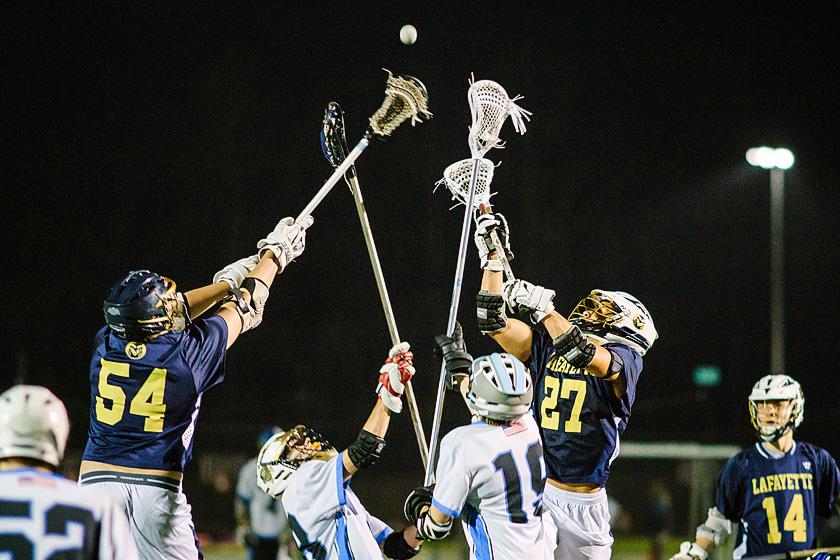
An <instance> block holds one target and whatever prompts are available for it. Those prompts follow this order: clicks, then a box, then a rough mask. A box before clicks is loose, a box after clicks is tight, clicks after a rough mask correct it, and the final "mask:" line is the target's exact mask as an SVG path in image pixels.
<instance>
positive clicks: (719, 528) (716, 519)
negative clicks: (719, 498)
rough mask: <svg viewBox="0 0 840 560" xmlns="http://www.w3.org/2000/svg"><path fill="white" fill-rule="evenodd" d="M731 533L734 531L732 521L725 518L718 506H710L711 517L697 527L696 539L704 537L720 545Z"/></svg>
mask: <svg viewBox="0 0 840 560" xmlns="http://www.w3.org/2000/svg"><path fill="white" fill-rule="evenodd" d="M730 533H732V522H731V521H729V520H728V519H727V518H725V517H724V516H723V514H722V513H721V512H719V511H718V510H717V508H710V509H709V517H707V518H706V521H705V522H704V523H703V524H701V525H700V526H699V527H697V533H696V535H695V539H699V538H701V537H702V538H704V539H708V540H710V541H714V543H715V545H719V544H720V543H722V542H723V540H724V539H725V538H726V537H728V536H729V535H730Z"/></svg>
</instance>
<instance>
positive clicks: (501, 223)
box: [473, 212, 513, 271]
mask: <svg viewBox="0 0 840 560" xmlns="http://www.w3.org/2000/svg"><path fill="white" fill-rule="evenodd" d="M494 230H495V232H496V235H498V236H499V243H501V245H502V247H503V248H504V250H505V256H506V257H507V260H508V261H512V260H513V251H511V250H510V232H509V230H508V223H507V220H506V219H505V216H504V215H503V214H493V213H492V212H491V213H487V214H478V215H477V216H476V218H475V234H474V235H473V239H474V240H475V246H476V247H477V248H478V257H479V258H480V259H481V268H482V269H487V268H489V269H490V270H497V271H501V270H502V268H501V263H498V262H496V263H495V264H494V261H492V260H488V257H487V256H488V255H489V254H490V253H491V252H492V251H498V247H496V246H495V244H494V243H493V239H492V237H491V235H490V232H492V231H494Z"/></svg>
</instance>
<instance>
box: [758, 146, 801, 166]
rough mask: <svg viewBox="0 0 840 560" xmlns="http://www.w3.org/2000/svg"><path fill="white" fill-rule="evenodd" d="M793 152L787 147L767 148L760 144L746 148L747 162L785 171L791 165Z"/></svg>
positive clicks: (793, 159)
mask: <svg viewBox="0 0 840 560" xmlns="http://www.w3.org/2000/svg"><path fill="white" fill-rule="evenodd" d="M794 161H795V158H794V157H793V152H791V151H790V150H788V149H787V148H768V147H767V146H761V147H758V148H750V149H749V150H747V162H748V163H749V164H750V165H752V166H755V167H760V168H762V169H773V168H776V169H781V170H783V171H787V170H788V169H790V168H791V167H793V162H794Z"/></svg>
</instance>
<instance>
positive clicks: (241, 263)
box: [213, 255, 260, 289]
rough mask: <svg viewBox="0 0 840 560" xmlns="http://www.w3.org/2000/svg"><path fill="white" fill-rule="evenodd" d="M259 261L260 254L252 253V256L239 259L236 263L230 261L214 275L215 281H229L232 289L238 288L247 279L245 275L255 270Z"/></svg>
mask: <svg viewBox="0 0 840 560" xmlns="http://www.w3.org/2000/svg"><path fill="white" fill-rule="evenodd" d="M259 262H260V257H259V255H251V256H250V257H245V258H244V259H239V260H238V261H236V262H234V263H230V264H229V265H227V266H226V267H224V268H223V269H222V270H220V271H219V272H217V273H216V274H214V275H213V283H214V284H215V283H216V282H227V284H228V286H230V287H231V289H236V288H238V287H239V286H241V285H242V281H243V280H245V277H246V276H247V275H248V273H249V272H251V271H252V270H254V267H255V266H257V264H259Z"/></svg>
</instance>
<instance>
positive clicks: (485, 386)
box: [467, 353, 534, 422]
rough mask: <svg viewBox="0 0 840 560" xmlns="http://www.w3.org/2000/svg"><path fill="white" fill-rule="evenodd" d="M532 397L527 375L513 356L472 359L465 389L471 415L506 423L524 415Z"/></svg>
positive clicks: (496, 355)
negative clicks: (466, 388)
mask: <svg viewBox="0 0 840 560" xmlns="http://www.w3.org/2000/svg"><path fill="white" fill-rule="evenodd" d="M533 398H534V387H533V386H532V384H531V375H530V374H529V373H528V370H527V369H526V368H525V366H524V364H523V363H522V362H520V361H519V360H518V359H517V358H515V357H514V356H511V355H510V354H496V353H494V354H490V355H489V356H481V357H480V358H477V359H476V360H474V361H473V363H472V373H471V375H470V388H469V391H467V407H469V409H470V412H472V413H473V414H476V415H478V416H483V417H485V418H490V419H491V420H498V421H501V422H509V421H511V420H515V419H517V418H519V417H520V416H522V415H523V414H526V413H527V412H528V410H529V409H530V408H531V401H532V400H533Z"/></svg>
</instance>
